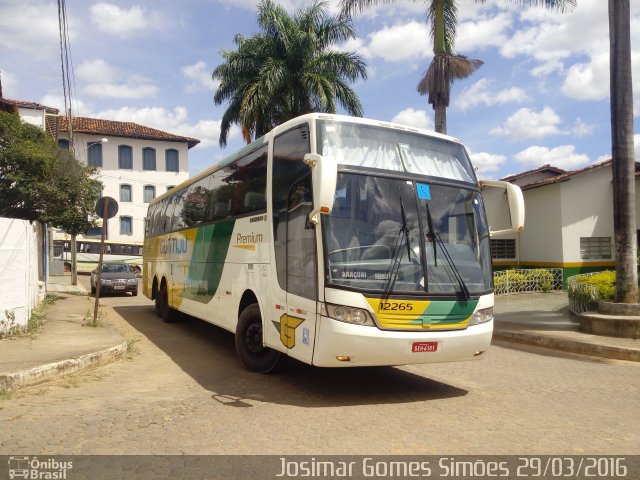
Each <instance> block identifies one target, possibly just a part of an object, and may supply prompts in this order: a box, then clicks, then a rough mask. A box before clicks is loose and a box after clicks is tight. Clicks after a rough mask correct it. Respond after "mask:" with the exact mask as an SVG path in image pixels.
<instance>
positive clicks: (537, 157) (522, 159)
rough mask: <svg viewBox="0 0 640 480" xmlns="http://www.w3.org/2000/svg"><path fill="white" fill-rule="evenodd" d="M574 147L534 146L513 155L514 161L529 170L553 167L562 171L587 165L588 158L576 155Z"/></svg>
mask: <svg viewBox="0 0 640 480" xmlns="http://www.w3.org/2000/svg"><path fill="white" fill-rule="evenodd" d="M575 150H576V147H575V146H574V145H562V146H559V147H555V148H548V147H541V146H534V147H529V148H527V149H526V150H523V151H521V152H519V153H517V154H515V155H514V158H515V160H516V161H517V162H518V163H520V164H522V165H524V166H526V167H530V168H536V167H540V166H542V165H553V166H554V167H558V168H562V169H564V170H573V169H575V168H578V167H581V166H583V165H586V164H588V163H589V157H588V156H587V155H584V154H579V153H576V151H575Z"/></svg>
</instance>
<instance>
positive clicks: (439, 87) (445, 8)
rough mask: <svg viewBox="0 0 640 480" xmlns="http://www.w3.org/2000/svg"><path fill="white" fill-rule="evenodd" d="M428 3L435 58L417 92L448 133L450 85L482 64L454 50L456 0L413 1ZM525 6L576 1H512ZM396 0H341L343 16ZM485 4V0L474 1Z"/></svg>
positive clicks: (562, 6)
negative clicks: (457, 53)
mask: <svg viewBox="0 0 640 480" xmlns="http://www.w3.org/2000/svg"><path fill="white" fill-rule="evenodd" d="M414 1H420V2H421V3H425V4H426V9H427V11H426V14H427V22H428V23H429V25H430V28H431V38H432V40H433V59H432V61H431V64H430V65H429V67H428V68H427V71H426V72H425V73H424V75H423V77H422V78H421V79H420V82H419V83H418V87H417V90H418V93H420V95H427V96H428V101H429V103H430V104H431V106H432V107H433V110H434V112H435V129H436V132H439V133H447V107H448V106H449V100H450V90H451V85H452V84H453V82H454V81H456V80H461V79H464V78H467V77H468V76H470V75H471V74H472V73H474V72H475V71H476V70H477V69H478V68H480V66H481V65H482V64H483V62H482V61H481V60H472V59H469V58H467V57H465V56H463V55H456V54H454V53H453V51H454V45H455V39H456V26H457V24H458V20H457V13H458V9H457V3H458V2H457V1H456V0H426V1H425V0H414ZM511 1H512V2H513V3H519V4H521V5H523V6H527V5H537V4H542V5H543V6H545V7H548V8H553V9H558V10H564V9H565V8H567V7H572V6H575V4H576V2H577V0H511ZM393 2H394V0H340V6H341V7H340V9H341V12H340V15H341V17H342V18H349V17H351V15H352V14H353V13H355V12H360V11H362V10H364V9H365V8H367V7H371V6H373V5H378V4H385V3H393ZM475 2H476V3H485V2H486V0H475Z"/></svg>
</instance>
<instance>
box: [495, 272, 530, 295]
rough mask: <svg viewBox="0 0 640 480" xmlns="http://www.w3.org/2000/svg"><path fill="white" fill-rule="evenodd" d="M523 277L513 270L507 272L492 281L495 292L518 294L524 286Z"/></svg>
mask: <svg viewBox="0 0 640 480" xmlns="http://www.w3.org/2000/svg"><path fill="white" fill-rule="evenodd" d="M525 281H526V279H525V276H524V275H523V274H521V273H518V272H516V271H515V270H507V271H506V272H504V273H503V274H502V275H498V276H496V277H495V280H494V287H495V290H496V292H500V293H512V292H520V291H521V290H522V288H523V287H524V285H525Z"/></svg>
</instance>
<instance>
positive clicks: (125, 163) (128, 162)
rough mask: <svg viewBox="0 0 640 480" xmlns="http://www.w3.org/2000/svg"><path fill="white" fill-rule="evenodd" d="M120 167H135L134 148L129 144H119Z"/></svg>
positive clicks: (124, 168)
mask: <svg viewBox="0 0 640 480" xmlns="http://www.w3.org/2000/svg"><path fill="white" fill-rule="evenodd" d="M118 168H119V169H121V170H132V169H133V150H132V149H131V147H130V146H129V145H120V146H118Z"/></svg>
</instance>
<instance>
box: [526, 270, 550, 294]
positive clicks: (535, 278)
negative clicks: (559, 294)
mask: <svg viewBox="0 0 640 480" xmlns="http://www.w3.org/2000/svg"><path fill="white" fill-rule="evenodd" d="M525 280H526V281H527V283H528V284H529V288H530V289H531V290H535V291H539V290H542V291H543V292H548V291H549V290H551V288H553V274H552V273H551V272H550V271H549V270H546V269H544V268H534V269H532V270H529V271H527V273H526V274H525Z"/></svg>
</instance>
